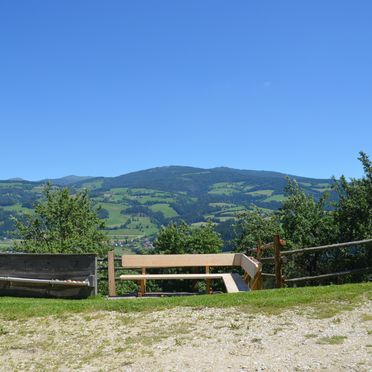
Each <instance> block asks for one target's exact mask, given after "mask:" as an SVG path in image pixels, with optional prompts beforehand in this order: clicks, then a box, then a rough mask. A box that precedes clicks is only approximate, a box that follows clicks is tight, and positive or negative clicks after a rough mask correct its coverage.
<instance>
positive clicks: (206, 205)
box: [0, 166, 335, 241]
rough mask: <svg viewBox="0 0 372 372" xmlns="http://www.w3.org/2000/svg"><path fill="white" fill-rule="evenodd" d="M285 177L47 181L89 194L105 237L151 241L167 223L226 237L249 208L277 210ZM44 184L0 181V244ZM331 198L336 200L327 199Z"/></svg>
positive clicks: (322, 186)
mask: <svg viewBox="0 0 372 372" xmlns="http://www.w3.org/2000/svg"><path fill="white" fill-rule="evenodd" d="M286 177H287V176H286V175H285V174H283V173H278V172H268V171H255V170H241V169H232V168H226V167H219V168H212V169H203V168H194V167H185V166H168V167H159V168H152V169H147V170H142V171H138V172H132V173H128V174H124V175H121V176H118V177H79V176H67V177H63V178H59V179H55V180H51V181H52V183H54V184H55V185H58V186H67V187H69V188H70V189H71V190H72V191H73V192H76V191H78V190H81V189H83V188H87V189H88V190H89V194H90V197H91V198H92V200H93V203H94V204H96V205H98V204H99V205H101V206H102V208H103V209H102V210H101V212H100V214H101V217H102V218H105V219H106V222H107V230H108V234H109V235H110V236H111V237H112V238H113V239H117V240H126V241H128V240H130V241H132V240H135V239H139V238H141V239H145V238H148V237H151V236H152V235H153V234H155V233H156V232H157V231H158V229H159V228H160V226H161V225H164V224H167V223H169V222H171V221H177V220H185V221H187V222H188V223H193V224H200V223H202V222H205V221H207V220H209V219H211V220H212V221H213V222H215V223H216V225H217V228H219V229H220V230H221V231H224V230H226V226H227V227H229V226H231V223H232V222H233V221H234V218H235V216H236V214H237V213H239V212H241V211H244V210H246V209H249V208H251V207H252V205H253V204H255V205H257V206H258V207H260V208H264V209H267V210H275V209H277V208H279V207H280V206H281V203H282V201H283V200H284V198H285V196H284V188H285V186H286V184H287V180H286ZM290 177H291V178H294V179H296V180H297V182H298V183H299V185H300V186H301V187H302V188H303V189H304V190H305V191H306V192H307V193H308V194H310V195H313V196H314V197H315V198H319V197H320V196H321V195H322V193H323V192H325V191H330V190H331V183H332V181H331V180H330V179H314V178H306V177H298V176H290ZM45 182H46V181H45V180H43V181H39V182H29V181H25V180H7V181H0V238H1V237H5V236H10V231H11V230H12V229H13V226H12V223H11V220H10V216H11V215H18V216H20V215H21V214H22V213H24V212H27V211H28V212H29V211H30V210H31V209H32V206H33V203H34V202H35V201H36V200H37V199H38V198H39V197H40V196H41V191H42V185H43V183H45ZM331 197H332V198H335V195H334V194H332V193H331Z"/></svg>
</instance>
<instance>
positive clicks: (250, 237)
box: [234, 207, 282, 252]
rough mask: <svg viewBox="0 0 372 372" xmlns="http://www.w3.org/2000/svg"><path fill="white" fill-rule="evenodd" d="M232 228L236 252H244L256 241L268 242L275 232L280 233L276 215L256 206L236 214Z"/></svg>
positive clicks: (255, 243)
mask: <svg viewBox="0 0 372 372" xmlns="http://www.w3.org/2000/svg"><path fill="white" fill-rule="evenodd" d="M234 229H235V234H236V238H235V240H234V247H235V251H237V252H245V251H246V250H247V248H253V247H256V246H257V244H258V243H266V242H270V241H272V239H273V236H274V235H275V234H280V233H282V229H281V226H280V221H279V218H278V215H277V214H274V213H272V212H267V211H264V210H261V209H259V208H257V207H253V210H250V211H246V212H243V213H240V214H238V220H237V222H236V224H235V225H234Z"/></svg>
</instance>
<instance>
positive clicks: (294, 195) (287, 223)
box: [277, 178, 335, 248]
mask: <svg viewBox="0 0 372 372" xmlns="http://www.w3.org/2000/svg"><path fill="white" fill-rule="evenodd" d="M285 195H286V197H287V198H286V200H285V201H284V203H283V207H282V208H281V209H280V210H279V211H278V213H277V214H278V217H279V219H280V223H281V225H282V228H283V231H284V233H285V237H286V239H287V245H288V246H289V247H295V248H301V247H311V246H312V247H314V246H317V245H322V244H328V243H330V242H333V241H334V239H335V225H334V221H333V215H332V213H331V212H329V211H327V210H326V203H327V199H328V194H327V193H324V194H323V195H322V196H321V198H320V199H319V201H316V200H315V199H314V198H313V197H312V196H309V195H307V194H306V193H305V192H304V191H303V190H302V189H300V187H299V186H298V183H297V182H296V181H295V180H291V179H290V178H288V184H287V186H286V188H285Z"/></svg>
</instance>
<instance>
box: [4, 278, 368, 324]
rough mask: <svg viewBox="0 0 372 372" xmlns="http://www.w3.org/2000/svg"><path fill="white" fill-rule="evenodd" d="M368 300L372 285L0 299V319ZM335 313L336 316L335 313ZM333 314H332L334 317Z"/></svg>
mask: <svg viewBox="0 0 372 372" xmlns="http://www.w3.org/2000/svg"><path fill="white" fill-rule="evenodd" d="M366 298H369V299H372V283H360V284H345V285H340V286H336V285H331V286H324V287H305V288H284V289H274V290H262V291H255V292H250V293H233V294H216V295H212V296H210V295H200V296H186V297H163V298H142V299H123V300H106V299H104V298H102V297H96V298H90V299H87V300H62V299H34V298H14V297H2V298H0V319H5V320H16V319H21V318H30V317H38V316H42V317H44V316H49V315H56V316H66V314H68V313H84V312H92V311H117V312H121V313H130V312H141V311H142V312H146V311H157V310H163V309H171V308H175V307H178V306H183V307H193V308H205V307H211V308H213V307H214V308H226V307H237V308H240V309H241V310H242V311H244V312H246V313H247V314H253V313H254V314H255V313H264V314H280V313H281V312H282V311H284V310H286V309H289V308H294V307H298V306H307V307H312V308H314V309H322V308H330V307H331V308H335V309H336V310H337V311H343V310H345V308H344V307H340V306H339V304H340V303H342V304H347V306H348V307H347V309H350V308H352V307H355V306H357V305H358V304H359V303H360V302H361V301H362V299H366ZM337 311H336V312H337ZM334 314H335V312H332V315H334Z"/></svg>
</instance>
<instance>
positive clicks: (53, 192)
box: [15, 184, 108, 254]
mask: <svg viewBox="0 0 372 372" xmlns="http://www.w3.org/2000/svg"><path fill="white" fill-rule="evenodd" d="M43 196H44V198H43V199H42V200H41V201H39V202H37V203H36V204H35V213H33V214H30V215H28V216H27V218H26V222H23V221H21V220H19V219H15V223H16V226H17V228H18V232H19V235H20V237H21V239H22V240H21V242H20V243H17V244H16V249H17V250H21V251H23V252H35V253H98V254H104V253H105V252H106V251H107V247H108V244H107V243H108V241H107V238H106V236H105V235H104V233H103V232H102V231H101V229H103V228H104V226H105V225H104V222H103V221H102V220H101V219H100V218H99V217H98V215H97V213H98V211H99V209H96V210H95V209H93V208H92V204H91V201H90V199H89V197H88V194H87V191H85V190H84V191H80V192H78V193H77V194H76V195H71V194H70V192H69V190H68V189H67V188H64V189H54V188H53V187H52V186H51V184H47V185H45V187H44V189H43Z"/></svg>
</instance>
